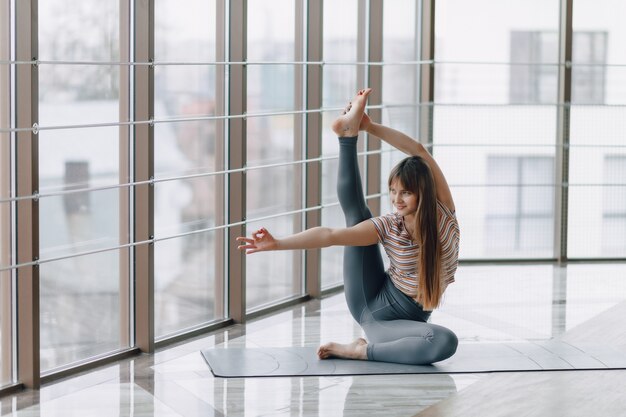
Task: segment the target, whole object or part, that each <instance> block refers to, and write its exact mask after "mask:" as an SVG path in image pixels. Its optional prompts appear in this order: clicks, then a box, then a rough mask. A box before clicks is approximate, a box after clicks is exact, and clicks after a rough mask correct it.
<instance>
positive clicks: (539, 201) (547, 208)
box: [521, 186, 555, 216]
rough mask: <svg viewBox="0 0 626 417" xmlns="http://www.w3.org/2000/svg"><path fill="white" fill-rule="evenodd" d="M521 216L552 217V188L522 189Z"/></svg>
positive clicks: (553, 190) (527, 187) (526, 187)
mask: <svg viewBox="0 0 626 417" xmlns="http://www.w3.org/2000/svg"><path fill="white" fill-rule="evenodd" d="M521 191H522V196H521V199H522V207H521V208H522V211H521V214H522V215H523V216H528V215H537V214H538V215H543V216H546V215H547V216H552V213H553V211H554V194H555V189H554V187H529V186H525V187H522V190H521Z"/></svg>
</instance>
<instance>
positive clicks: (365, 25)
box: [353, 0, 371, 187]
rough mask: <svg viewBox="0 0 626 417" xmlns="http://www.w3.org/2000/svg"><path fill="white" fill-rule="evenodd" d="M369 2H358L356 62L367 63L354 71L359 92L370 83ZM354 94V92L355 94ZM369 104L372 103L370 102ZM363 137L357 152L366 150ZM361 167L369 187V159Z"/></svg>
mask: <svg viewBox="0 0 626 417" xmlns="http://www.w3.org/2000/svg"><path fill="white" fill-rule="evenodd" d="M368 5H369V1H368V0H358V2H357V14H356V18H357V22H356V26H357V34H356V56H357V58H356V60H357V61H358V62H365V63H366V65H365V66H358V67H356V68H355V69H354V70H355V71H356V89H355V90H359V89H361V88H364V87H366V86H367V83H368V81H369V80H368V78H367V76H368V68H369V67H370V65H367V56H368V42H369V39H368V34H367V32H368V29H369V22H368V15H369V14H368V12H369V10H368ZM353 93H354V92H353ZM368 103H369V104H371V102H370V101H369V100H368ZM359 136H361V140H359V141H358V142H357V151H358V152H363V151H364V150H365V149H366V146H367V144H366V143H365V140H363V138H362V137H363V134H359ZM358 159H359V165H360V166H361V170H360V174H361V183H362V184H365V186H366V187H367V162H368V161H367V158H358Z"/></svg>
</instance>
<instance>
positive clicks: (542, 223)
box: [485, 155, 554, 255]
mask: <svg viewBox="0 0 626 417" xmlns="http://www.w3.org/2000/svg"><path fill="white" fill-rule="evenodd" d="M553 178H554V158H553V157H552V156H540V155H537V156H535V155H533V156H520V155H512V156H504V155H502V156H501V155H497V156H494V155H490V156H488V158H487V183H488V186H489V187H490V188H489V190H490V191H488V192H487V194H486V197H487V201H486V211H485V249H486V251H487V252H488V253H489V252H491V253H493V254H497V253H498V252H506V253H507V254H511V255H528V254H532V253H544V252H545V251H546V250H550V249H551V248H552V246H553V222H554V220H553V217H554V187H553V186H552V183H553V181H554V180H553Z"/></svg>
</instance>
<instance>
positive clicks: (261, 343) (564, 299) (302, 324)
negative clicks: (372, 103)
mask: <svg viewBox="0 0 626 417" xmlns="http://www.w3.org/2000/svg"><path fill="white" fill-rule="evenodd" d="M624 277H626V264H570V265H568V266H566V267H559V266H554V265H548V264H545V265H508V266H500V265H498V266H462V267H461V268H459V271H458V273H457V276H456V279H457V282H456V283H455V284H453V285H451V286H450V287H449V290H448V291H447V294H446V297H445V301H444V304H443V307H442V308H441V309H440V310H438V311H436V312H435V313H434V314H433V316H432V321H433V322H434V323H437V324H440V325H443V326H446V327H449V328H451V329H452V330H453V331H455V332H456V333H457V335H458V336H459V339H460V341H461V343H473V342H475V341H480V342H500V341H521V340H532V341H538V340H549V339H552V338H560V339H562V340H567V341H572V342H574V341H576V342H581V341H582V342H585V341H587V342H593V343H597V344H602V343H607V344H613V345H616V346H618V347H622V348H624V352H626V336H623V335H620V333H619V332H616V331H614V329H615V328H616V327H615V320H622V321H623V320H624V318H623V317H626V303H625V302H624V301H625V299H626V279H625V278H624ZM607 315H608V316H607ZM607 317H609V318H611V320H607ZM606 326H613V327H611V328H613V331H607V329H605V327H606ZM619 328H623V323H622V326H621V327H619ZM361 335H362V333H361V329H360V328H359V326H358V325H356V323H355V322H354V320H353V319H352V318H351V317H350V314H349V312H348V310H347V307H346V304H345V300H344V296H343V294H341V293H338V294H335V295H332V296H329V297H326V298H324V299H322V300H311V301H309V302H307V303H305V304H301V305H297V306H295V307H292V308H289V309H286V310H285V311H282V312H279V313H276V314H273V315H272V316H269V317H264V318H259V319H256V320H253V321H250V322H249V323H247V324H245V325H236V326H232V327H230V328H227V329H223V330H220V331H217V332H215V333H213V334H211V335H205V336H201V337H196V338H194V339H191V340H187V341H184V342H180V343H178V344H177V345H175V346H171V347H167V348H164V349H160V350H159V351H157V352H156V353H155V354H153V355H140V356H135V357H132V358H129V359H126V360H123V361H119V362H117V363H115V364H114V365H110V366H105V367H102V368H99V369H97V370H94V371H91V372H86V373H83V374H81V375H77V376H74V377H71V378H68V379H65V380H63V381H58V382H55V383H52V384H48V385H46V386H44V387H43V388H42V389H41V391H24V392H20V393H18V394H15V395H12V396H11V395H9V396H5V397H4V398H0V410H1V412H2V415H14V416H38V415H52V416H54V415H59V416H70V415H81V416H85V415H90V416H100V415H102V416H104V415H106V416H118V415H119V416H129V415H132V416H143V415H156V416H195V415H203V416H206V415H208V416H211V415H213V416H222V415H233V416H260V415H272V416H281V415H285V416H290V415H297V416H324V417H327V416H342V415H343V416H364V415H372V416H374V415H385V416H411V415H414V414H416V413H418V412H419V411H420V410H423V409H424V408H426V407H429V406H430V405H432V404H435V403H439V402H440V401H441V400H443V399H445V398H448V397H450V396H451V395H453V394H454V393H457V392H459V393H462V392H463V390H464V389H465V388H466V387H468V386H472V385H474V384H476V386H478V385H479V384H480V382H481V381H484V378H486V377H485V376H484V375H483V374H481V375H477V374H455V375H445V374H432V375H362V376H336V377H297V378H280V377H274V378H239V379H222V378H215V377H213V375H212V374H211V372H210V370H209V368H208V367H207V365H206V363H205V362H204V359H203V358H202V356H201V355H200V353H199V352H200V350H201V349H207V348H210V347H215V346H219V347H288V346H317V345H319V344H320V343H324V342H327V341H330V340H334V341H339V342H341V341H350V340H352V339H354V338H355V337H359V336H361ZM620 337H621V339H620ZM571 374H572V377H576V373H575V372H573V373H571Z"/></svg>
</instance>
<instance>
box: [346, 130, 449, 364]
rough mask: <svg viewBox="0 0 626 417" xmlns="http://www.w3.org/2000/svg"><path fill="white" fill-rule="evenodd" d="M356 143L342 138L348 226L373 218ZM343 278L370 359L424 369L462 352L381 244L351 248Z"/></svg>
mask: <svg viewBox="0 0 626 417" xmlns="http://www.w3.org/2000/svg"><path fill="white" fill-rule="evenodd" d="M356 145H357V138H356V137H355V138H340V139H339V173H338V178H337V194H338V196H339V203H340V204H341V208H342V210H343V213H344V215H345V217H346V226H348V227H350V226H354V225H355V224H358V223H360V222H362V221H363V220H366V219H369V218H371V217H372V214H371V212H370V210H369V209H368V207H367V205H366V204H365V198H364V196H363V187H362V186H361V176H360V173H359V163H358V159H357V152H356V149H357V146H356ZM343 274H344V290H345V295H346V301H347V303H348V308H349V310H350V313H351V314H352V317H354V319H355V320H356V321H357V322H358V323H359V324H360V325H361V327H362V328H363V330H364V331H365V334H366V336H367V339H368V346H367V358H368V359H369V360H373V361H382V362H396V363H404V364H410V365H424V364H430V363H433V362H438V361H441V360H443V359H446V358H449V357H450V356H452V355H453V354H454V352H456V347H457V344H458V339H457V337H456V335H455V334H454V333H453V332H452V331H451V330H449V329H447V328H445V327H442V326H438V325H436V324H430V323H427V321H428V318H429V317H430V312H427V311H424V310H423V309H422V307H421V306H420V305H419V304H418V303H416V302H415V301H413V300H412V299H411V298H410V297H409V296H407V295H405V294H404V293H403V292H402V291H400V290H398V289H397V288H396V286H395V285H393V283H392V282H391V279H389V277H388V276H387V273H386V272H385V267H384V264H383V260H382V258H381V255H380V249H379V248H378V244H376V245H371V246H346V247H345V249H344V261H343Z"/></svg>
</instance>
